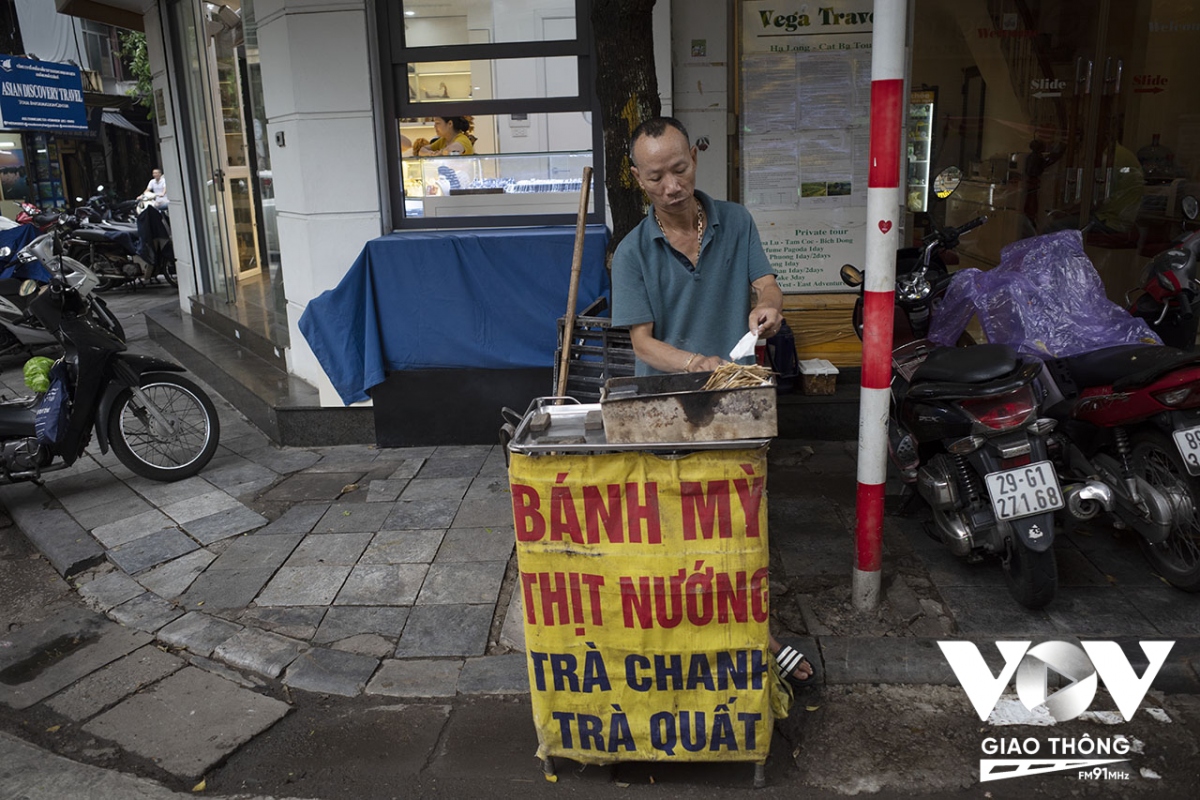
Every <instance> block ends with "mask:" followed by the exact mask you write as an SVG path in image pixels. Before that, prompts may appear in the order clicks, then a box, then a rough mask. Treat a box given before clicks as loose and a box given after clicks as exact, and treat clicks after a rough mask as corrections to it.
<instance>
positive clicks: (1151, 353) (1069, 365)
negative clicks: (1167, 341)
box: [1054, 344, 1200, 392]
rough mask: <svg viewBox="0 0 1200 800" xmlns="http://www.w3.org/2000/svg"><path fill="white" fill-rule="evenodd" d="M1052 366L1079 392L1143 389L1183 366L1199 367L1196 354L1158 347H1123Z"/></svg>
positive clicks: (1073, 357)
mask: <svg viewBox="0 0 1200 800" xmlns="http://www.w3.org/2000/svg"><path fill="white" fill-rule="evenodd" d="M1054 362H1055V366H1061V367H1063V368H1065V370H1066V372H1067V374H1068V375H1069V376H1070V379H1071V381H1072V382H1073V383H1074V384H1075V386H1076V387H1077V388H1079V389H1086V388H1089V387H1094V386H1109V385H1111V386H1112V387H1113V389H1114V390H1115V391H1119V392H1120V391H1127V390H1129V389H1137V388H1140V387H1142V386H1145V385H1146V384H1148V383H1150V382H1152V381H1154V380H1155V379H1156V378H1158V377H1160V376H1162V375H1164V374H1166V373H1168V372H1170V371H1171V370H1174V369H1178V368H1179V367H1181V366H1184V365H1186V364H1191V363H1200V354H1198V353H1188V352H1184V351H1183V350H1179V349H1176V348H1174V347H1165V346H1161V345H1145V344H1123V345H1118V346H1116V347H1106V348H1104V349H1102V350H1095V351H1093V352H1091V353H1081V354H1079V355H1077V356H1068V357H1066V358H1058V359H1054ZM1056 372H1057V370H1056Z"/></svg>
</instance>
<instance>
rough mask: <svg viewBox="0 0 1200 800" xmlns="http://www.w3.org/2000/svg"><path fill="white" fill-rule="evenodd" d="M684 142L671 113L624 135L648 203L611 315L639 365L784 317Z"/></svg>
mask: <svg viewBox="0 0 1200 800" xmlns="http://www.w3.org/2000/svg"><path fill="white" fill-rule="evenodd" d="M690 142H691V139H690V138H689V137H688V132H687V129H686V128H684V127H683V124H682V123H681V122H680V121H679V120H677V119H674V118H672V117H655V118H653V119H648V120H646V121H645V122H643V123H642V124H641V125H638V127H637V128H636V129H635V130H634V131H633V135H632V136H631V137H630V140H629V160H630V161H631V162H632V164H633V166H632V168H631V170H630V171H631V172H632V173H633V177H634V178H635V179H636V180H637V182H638V185H639V186H641V187H642V191H644V192H645V193H646V196H647V197H649V198H650V203H651V205H652V208H651V210H650V213H649V214H648V215H647V217H646V218H645V219H644V220H642V221H641V222H640V223H638V226H637V227H636V228H634V229H633V230H632V231H630V232H629V235H627V236H626V237H625V238H624V239H623V240H622V241H621V244H619V245H618V246H617V251H616V253H614V254H613V262H612V281H613V319H612V324H613V325H616V326H628V327H629V335H630V339H631V340H632V342H633V350H634V355H635V356H636V357H637V365H636V368H635V369H636V373H637V374H638V375H649V374H655V373H669V372H711V371H712V370H715V369H717V368H718V367H720V366H721V364H723V363H724V362H725V361H727V360H728V354H729V351H730V350H731V349H732V348H733V346H734V345H735V344H737V341H738V340H739V339H741V338H742V336H743V335H745V333H746V332H747V331H748V330H755V329H757V331H758V334H759V336H762V337H769V336H773V335H774V334H775V333H776V332H778V331H779V328H780V327H781V326H782V324H783V314H782V309H783V292H782V291H781V290H780V289H779V284H778V283H777V282H776V281H775V271H774V270H773V269H771V264H770V262H769V261H768V260H767V255H766V253H765V252H763V248H762V242H761V241H760V240H759V238H758V229H757V228H756V227H755V225H754V220H753V219H752V218H751V216H750V212H748V211H747V210H746V209H745V207H744V206H741V205H738V204H737V203H728V202H724V201H720V200H714V199H712V198H711V197H709V196H708V195H706V194H704V193H703V192H699V191H696V147H694V146H692V145H691V144H690ZM751 288H753V290H754V295H755V298H756V300H755V305H754V307H753V308H751V306H750V301H751V297H750V295H751ZM747 309H749V314H748V315H746V311H747ZM771 652H772V653H774V654H775V656H776V658H777V659H778V661H779V663H780V666H781V667H782V669H783V674H784V675H786V676H787V678H788V680H789V681H790V682H791V683H792V684H793V685H804V684H805V683H806V682H808V681H809V680H810V679H811V678H812V674H813V668H812V665H811V664H810V663H809V662H808V660H807V659H805V658H804V657H803V656H801V654H800V653H798V652H796V650H795V649H793V648H791V647H781V646H780V644H779V642H777V641H776V640H775V638H774V637H771Z"/></svg>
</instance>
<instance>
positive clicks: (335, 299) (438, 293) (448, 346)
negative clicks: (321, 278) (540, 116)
mask: <svg viewBox="0 0 1200 800" xmlns="http://www.w3.org/2000/svg"><path fill="white" fill-rule="evenodd" d="M607 243H608V231H607V230H606V229H605V228H604V226H603V225H589V226H588V228H587V233H586V235H585V239H584V250H583V267H582V271H581V274H580V280H579V295H578V304H577V306H576V308H577V309H578V308H584V307H586V306H587V305H588V304H590V303H592V302H593V301H594V300H596V299H597V298H598V297H600V296H601V295H603V294H605V293H607V291H608V288H609V283H608V272H607V271H606V270H605V267H604V254H605V247H606V245H607ZM574 248H575V228H574V226H571V227H565V226H564V227H542V228H509V229H483V230H455V231H421V232H417V231H411V232H409V231H406V232H402V233H394V234H391V235H389V236H383V237H380V238H378V239H374V240H372V241H370V242H367V244H366V246H365V247H364V248H363V250H362V252H361V253H360V254H359V256H358V259H357V260H356V261H355V262H354V264H353V266H351V267H350V270H349V272H347V273H346V275H345V277H343V278H342V281H341V282H340V283H339V284H338V285H337V286H336V287H334V288H333V289H330V290H328V291H326V292H323V293H322V294H321V295H320V296H318V297H316V298H314V299H313V300H312V301H311V302H310V303H309V304H308V308H306V309H305V311H304V314H303V315H301V317H300V332H301V333H302V334H304V338H305V339H306V340H307V341H308V345H309V347H311V348H312V351H313V353H314V354H315V355H316V357H317V360H318V361H319V362H320V364H321V367H322V368H323V369H324V370H325V373H326V374H327V375H328V376H329V379H330V381H331V382H332V383H333V386H334V388H335V389H337V392H338V394H339V395H340V396H341V398H342V400H343V401H344V402H345V403H347V404H349V403H354V402H358V401H361V400H366V399H367V396H368V395H367V391H368V390H369V389H370V388H371V387H372V386H375V385H376V384H379V383H382V382H383V380H384V378H385V374H386V372H387V371H389V370H401V369H434V368H460V369H461V368H478V369H518V368H527V367H549V366H553V364H554V352H555V349H556V348H557V346H558V327H557V324H558V318H559V317H561V316H563V315H564V314H565V312H566V309H567V294H568V292H569V290H570V283H571V257H572V255H573V253H574Z"/></svg>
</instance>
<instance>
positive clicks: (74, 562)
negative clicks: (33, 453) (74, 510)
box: [8, 495, 104, 578]
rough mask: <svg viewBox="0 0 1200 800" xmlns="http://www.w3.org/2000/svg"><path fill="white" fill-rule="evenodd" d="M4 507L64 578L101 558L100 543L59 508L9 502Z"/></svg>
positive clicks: (99, 560) (26, 536) (101, 559)
mask: <svg viewBox="0 0 1200 800" xmlns="http://www.w3.org/2000/svg"><path fill="white" fill-rule="evenodd" d="M33 496H36V495H33ZM8 510H9V513H10V514H12V518H13V522H15V523H16V524H17V525H18V526H19V527H20V528H21V531H22V532H23V533H24V534H25V538H27V539H28V540H29V541H30V543H31V544H32V545H33V546H34V547H36V548H37V549H38V550H39V551H40V552H41V554H42V555H43V556H45V557H46V558H47V559H48V560H49V561H50V564H51V565H52V566H53V567H54V569H56V570H57V571H58V574H59V575H62V576H63V577H64V578H69V577H71V576H72V575H74V574H75V573H77V572H80V571H82V570H85V569H88V568H89V567H92V566H95V565H96V564H99V563H100V562H101V561H103V560H104V548H103V547H102V546H101V545H100V543H99V542H97V541H96V540H95V539H94V538H92V536H91V535H90V534H89V533H88V532H87V531H85V530H84V529H83V528H81V527H80V526H79V523H77V522H76V521H75V520H73V519H71V517H70V515H69V514H67V512H65V511H63V510H62V509H61V508H50V509H45V508H41V507H35V508H30V507H28V506H22V507H19V508H14V506H13V505H12V504H11V503H10V504H9V505H8Z"/></svg>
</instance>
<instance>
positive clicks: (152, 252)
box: [68, 199, 178, 291]
mask: <svg viewBox="0 0 1200 800" xmlns="http://www.w3.org/2000/svg"><path fill="white" fill-rule="evenodd" d="M68 252H69V254H70V256H71V257H72V258H74V259H75V260H77V261H79V262H81V263H83V264H85V265H87V266H88V267H89V268H90V269H91V270H92V271H93V272H95V273H96V274H97V275H98V276H99V277H100V285H99V287H98V291H106V290H108V289H111V288H113V287H115V286H119V285H121V284H124V283H129V282H131V281H137V280H142V281H149V280H152V279H154V278H156V277H158V276H160V275H161V276H162V277H163V278H165V279H166V281H167V283H169V284H170V285H171V286H177V285H178V282H177V280H176V277H175V251H174V248H173V246H172V242H171V229H170V226H169V225H168V223H167V220H166V216H165V215H164V214H163V213H162V212H161V211H160V210H159V209H158V208H156V207H155V206H154V205H153V204H150V203H145V202H143V201H142V200H141V199H139V202H138V213H137V222H136V224H134V225H129V224H127V223H113V222H106V221H105V222H99V223H85V224H80V225H79V226H78V227H76V228H75V229H74V230H72V231H71V233H70V236H69V239H68Z"/></svg>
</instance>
